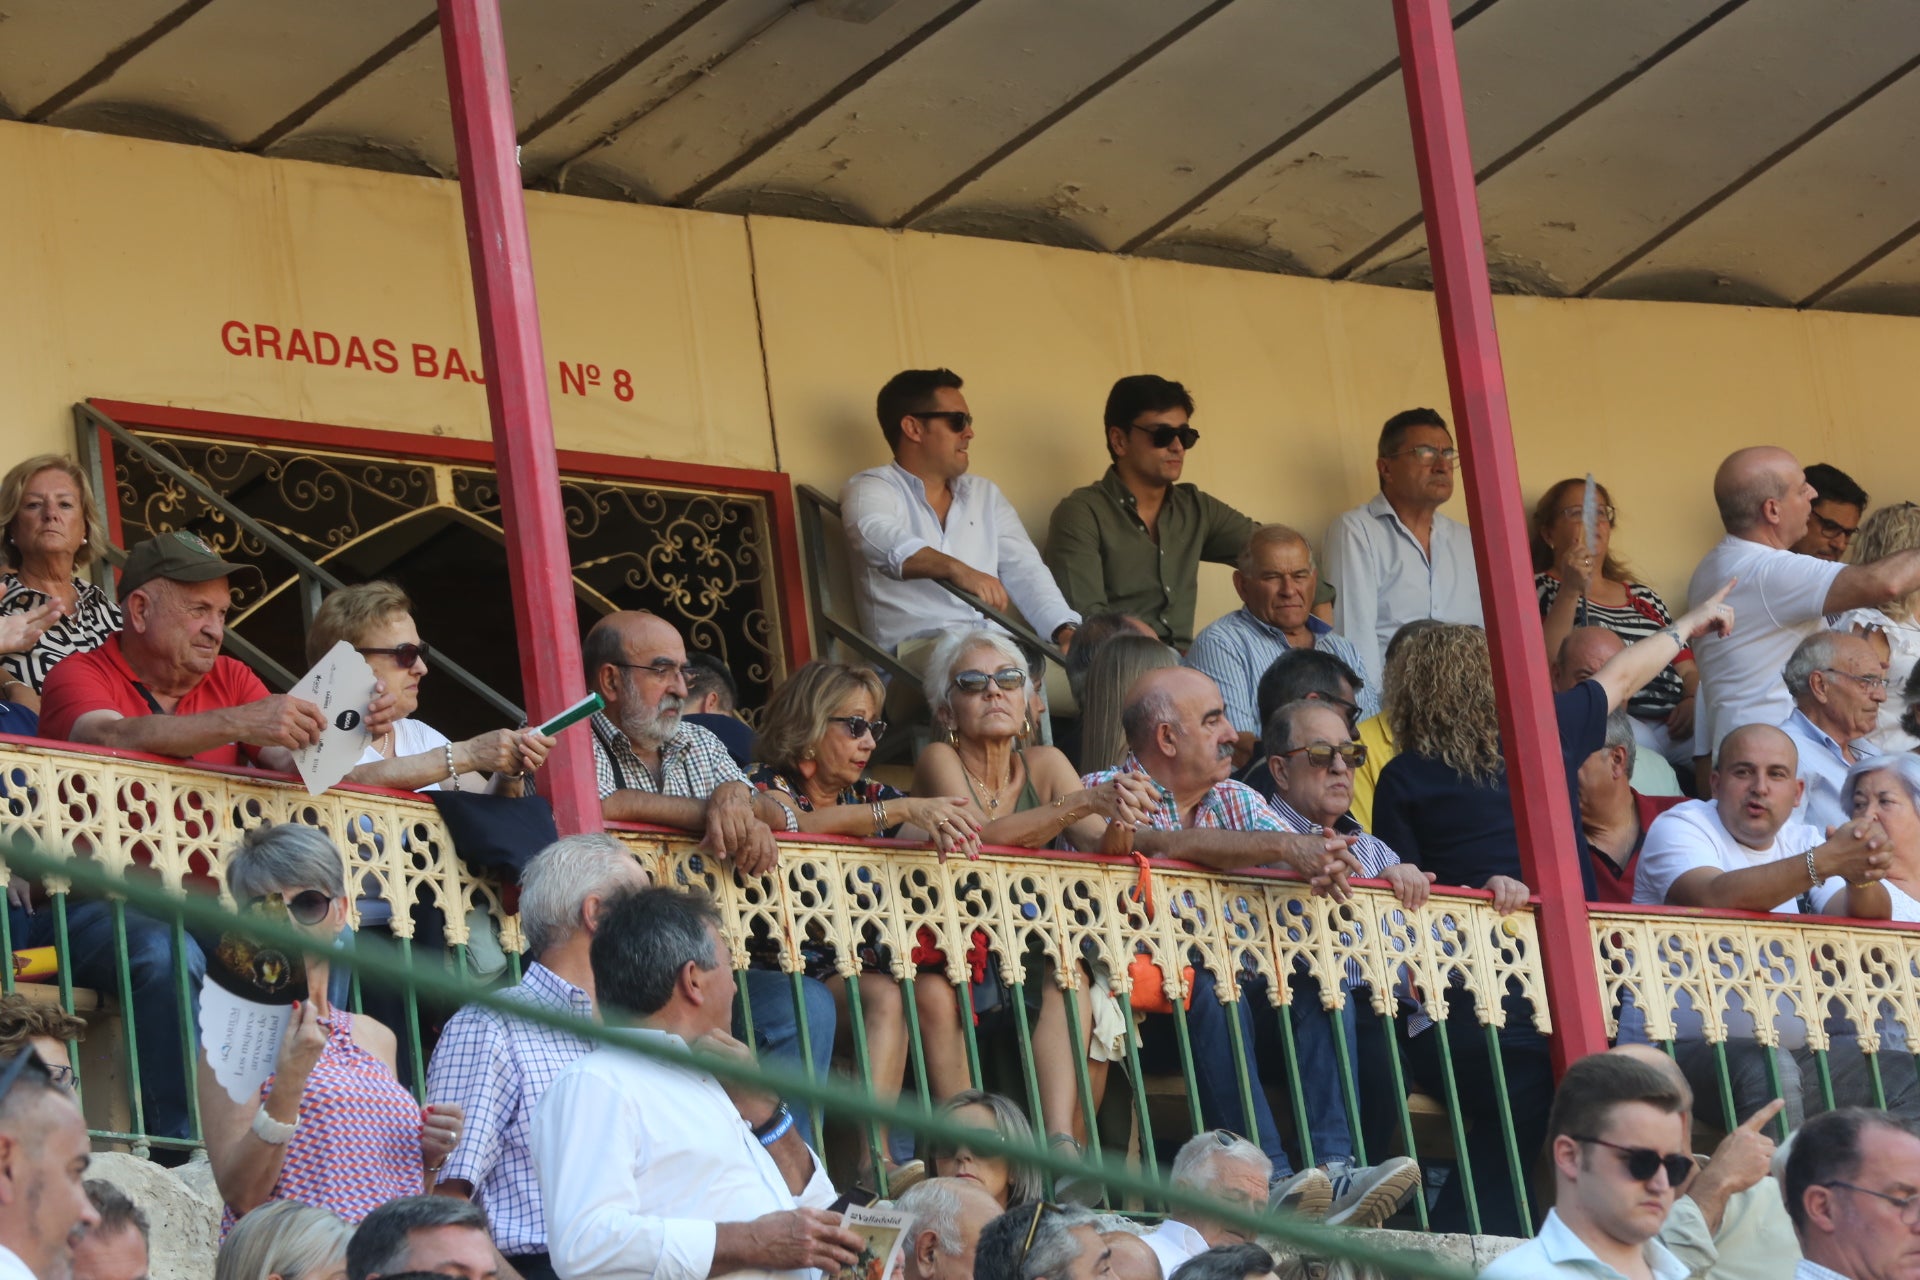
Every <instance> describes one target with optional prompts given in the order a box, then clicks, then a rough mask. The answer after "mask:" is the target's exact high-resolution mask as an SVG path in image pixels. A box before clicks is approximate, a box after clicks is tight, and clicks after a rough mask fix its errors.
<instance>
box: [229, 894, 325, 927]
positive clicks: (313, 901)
mask: <svg viewBox="0 0 1920 1280" xmlns="http://www.w3.org/2000/svg"><path fill="white" fill-rule="evenodd" d="M279 896H280V895H279V894H264V893H263V894H261V895H259V896H258V897H253V898H248V899H247V901H246V904H245V905H246V908H247V910H249V911H251V910H253V909H254V908H255V907H258V906H259V905H260V904H261V903H263V902H270V901H273V900H275V899H278V898H279ZM331 910H333V898H332V896H331V895H329V894H325V893H322V892H321V891H320V890H318V889H302V890H301V891H300V892H298V893H296V894H294V895H293V899H292V900H291V901H289V902H288V903H287V914H288V915H290V916H292V917H293V919H294V922H295V923H296V924H319V923H320V922H321V921H322V920H325V919H326V918H327V912H329V911H331Z"/></svg>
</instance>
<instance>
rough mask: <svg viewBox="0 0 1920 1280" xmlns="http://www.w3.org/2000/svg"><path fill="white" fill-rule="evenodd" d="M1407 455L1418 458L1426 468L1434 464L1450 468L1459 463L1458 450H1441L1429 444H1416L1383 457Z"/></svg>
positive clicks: (1402, 456)
mask: <svg viewBox="0 0 1920 1280" xmlns="http://www.w3.org/2000/svg"><path fill="white" fill-rule="evenodd" d="M1408 455H1412V456H1413V457H1415V458H1418V459H1419V460H1420V464H1421V465H1422V466H1427V467H1430V466H1432V465H1433V464H1434V463H1436V462H1444V463H1446V464H1447V465H1448V466H1452V465H1453V464H1454V463H1456V462H1458V461H1460V451H1459V450H1458V449H1442V448H1440V447H1438V446H1437V445H1431V444H1416V445H1414V446H1413V447H1412V448H1411V449H1402V450H1401V451H1400V452H1398V453H1389V454H1386V455H1384V456H1385V457H1389V458H1404V457H1407V456H1408Z"/></svg>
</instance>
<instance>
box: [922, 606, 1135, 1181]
mask: <svg viewBox="0 0 1920 1280" xmlns="http://www.w3.org/2000/svg"><path fill="white" fill-rule="evenodd" d="M1151 643H1154V644H1158V642H1157V641H1154V642H1151ZM923 687H924V689H925V691H926V695H927V703H928V705H929V706H931V707H932V708H933V716H934V721H935V723H936V725H937V726H938V727H939V728H940V729H941V730H942V731H944V733H945V734H946V738H947V740H946V741H945V742H933V743H930V744H928V746H927V748H926V750H924V751H922V752H921V753H920V759H919V760H918V762H916V764H915V765H914V771H913V789H914V790H915V791H917V792H920V793H922V794H928V795H937V794H964V795H965V796H966V797H967V798H968V799H969V800H971V801H972V802H973V809H974V812H975V813H976V814H977V815H978V816H979V817H980V818H981V819H983V822H984V825H983V826H982V827H981V829H980V840H981V842H982V843H983V844H998V845H1011V846H1013V847H1015V848H1021V849H1042V848H1047V847H1050V846H1053V845H1057V844H1065V845H1067V846H1069V847H1072V848H1077V849H1098V848H1099V847H1100V840H1101V837H1102V836H1104V835H1105V834H1106V830H1107V824H1108V823H1109V822H1113V821H1119V822H1122V823H1125V824H1127V825H1129V826H1131V825H1134V824H1136V823H1138V822H1139V821H1141V818H1142V815H1143V814H1145V813H1146V812H1148V811H1150V810H1151V809H1152V808H1153V806H1154V805H1155V804H1157V803H1158V796H1157V795H1156V793H1155V790H1154V786H1153V783H1152V782H1151V781H1149V780H1148V779H1147V778H1146V777H1145V776H1144V775H1140V774H1124V775H1121V776H1120V777H1119V778H1117V779H1115V780H1114V781H1112V782H1109V783H1106V784H1105V785H1103V786H1099V787H1094V788H1091V789H1089V788H1086V787H1082V786H1081V785H1080V778H1079V775H1078V774H1077V773H1075V771H1074V768H1073V765H1072V764H1071V763H1070V762H1069V761H1068V760H1067V758H1066V756H1065V755H1063V754H1061V753H1060V752H1059V751H1058V750H1056V749H1054V748H1053V747H1048V746H1040V745H1026V746H1023V745H1022V740H1023V739H1025V738H1026V737H1027V736H1028V735H1029V734H1031V733H1032V731H1033V725H1032V723H1031V722H1030V721H1029V720H1028V718H1027V707H1028V693H1029V691H1030V690H1031V688H1032V681H1031V679H1030V678H1029V676H1028V674H1027V663H1026V659H1025V657H1024V656H1023V655H1022V654H1021V652H1020V648H1019V646H1018V645H1016V644H1015V643H1014V642H1013V641H1012V640H1011V639H1010V638H1009V637H1007V636H1005V635H1003V634H1001V633H1000V632H997V631H988V630H985V629H968V630H959V631H950V632H948V633H947V634H946V635H944V636H942V637H941V639H940V641H939V642H938V643H937V644H936V645H935V646H934V649H933V654H932V656H931V657H930V658H929V660H928V662H927V668H926V675H925V678H924V680H923ZM977 950H978V951H979V953H980V954H981V958H982V964H981V966H980V968H981V969H982V973H981V975H980V976H981V977H982V978H984V977H985V973H984V969H985V964H984V953H985V947H984V944H982V945H981V946H980V947H978V948H977ZM1027 992H1028V997H1029V1000H1030V1001H1032V1000H1036V999H1037V1001H1038V1008H1037V1010H1035V1011H1034V1026H1033V1048H1034V1069H1035V1073H1036V1074H1037V1075H1038V1077H1039V1086H1040V1110H1041V1114H1042V1118H1043V1119H1044V1120H1045V1122H1046V1127H1047V1132H1048V1134H1049V1135H1050V1138H1051V1140H1052V1141H1054V1142H1055V1143H1057V1144H1060V1145H1077V1143H1078V1142H1079V1141H1083V1140H1084V1138H1085V1132H1086V1130H1085V1121H1084V1117H1082V1116H1081V1115H1080V1108H1079V1105H1078V1103H1079V1095H1078V1091H1077V1080H1076V1077H1075V1072H1074V1065H1073V1057H1072V1050H1071V1048H1070V1046H1071V1043H1072V1041H1071V1040H1070V1039H1069V1038H1068V1035H1067V1022H1066V1006H1065V1002H1064V1001H1063V1000H1062V999H1061V995H1060V987H1059V984H1058V983H1056V982H1053V981H1050V980H1038V981H1030V982H1029V983H1028V984H1027ZM914 997H915V1003H916V1005H917V1006H918V1009H919V1013H920V1029H921V1034H922V1036H923V1037H924V1040H925V1044H926V1059H927V1072H928V1075H929V1077H930V1079H929V1083H930V1085H931V1086H932V1089H933V1093H934V1096H935V1097H946V1096H948V1095H951V1094H957V1093H958V1092H959V1091H960V1090H963V1089H966V1088H967V1087H968V1085H969V1084H970V1083H971V1081H970V1079H969V1077H968V1074H967V1057H966V1052H965V1045H964V1043H963V1041H962V1033H961V1028H960V1026H959V1022H958V1020H957V1018H956V1016H955V1011H956V1009H957V1008H958V1006H957V1005H956V1003H955V998H954V991H953V986H952V984H951V982H950V981H949V980H948V978H947V976H946V974H945V972H944V970H943V969H942V968H939V967H929V968H923V969H922V971H921V975H920V978H919V980H918V981H917V982H916V983H915V986H914ZM981 1003H982V1002H981V1001H978V1000H976V1002H975V1004H976V1007H977V1006H979V1005H980V1004H981ZM1110 1005H1111V1006H1112V1011H1111V1012H1112V1018H1123V1017H1124V1016H1125V1015H1124V1014H1123V1013H1120V1012H1119V1010H1118V1006H1117V1005H1114V1004H1113V1001H1112V997H1111V996H1110V995H1107V996H1105V997H1104V1003H1101V996H1100V994H1099V993H1098V992H1095V993H1093V994H1092V998H1089V999H1087V1000H1084V1001H1083V1002H1082V1004H1081V1027H1080V1033H1081V1036H1082V1040H1083V1042H1084V1043H1088V1044H1089V1045H1090V1046H1091V1047H1093V1048H1094V1049H1095V1050H1096V1053H1097V1055H1098V1056H1095V1057H1094V1058H1093V1059H1092V1060H1091V1061H1090V1062H1089V1063H1088V1066H1089V1069H1090V1070H1089V1075H1090V1079H1091V1081H1092V1085H1093V1096H1094V1101H1095V1105H1098V1103H1099V1099H1100V1098H1101V1097H1102V1096H1103V1094H1104V1092H1105V1087H1106V1073H1107V1058H1106V1056H1105V1054H1104V1052H1103V1051H1101V1050H1100V1046H1101V1045H1103V1044H1105V1043H1106V1040H1105V1038H1104V1037H1103V1036H1098V1035H1093V1034H1092V1033H1093V1031H1094V1028H1093V1025H1092V1023H1093V1021H1094V1018H1095V1012H1096V1008H1097V1009H1098V1011H1099V1012H1100V1013H1102V1014H1106V1013H1108V1006H1110ZM1111 1020H1112V1019H1111V1018H1108V1017H1102V1018H1100V1019H1099V1021H1100V1022H1101V1024H1102V1026H1103V1027H1104V1026H1105V1025H1106V1024H1107V1023H1108V1022H1109V1021H1111ZM1122 1034H1124V1029H1123V1030H1122ZM1090 1036H1091V1037H1092V1038H1091V1039H1089V1037H1090Z"/></svg>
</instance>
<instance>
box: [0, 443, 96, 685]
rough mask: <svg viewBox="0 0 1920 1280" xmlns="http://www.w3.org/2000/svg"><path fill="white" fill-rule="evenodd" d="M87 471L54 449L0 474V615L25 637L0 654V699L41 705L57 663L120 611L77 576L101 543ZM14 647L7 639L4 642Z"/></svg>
mask: <svg viewBox="0 0 1920 1280" xmlns="http://www.w3.org/2000/svg"><path fill="white" fill-rule="evenodd" d="M106 529H107V526H106V521H105V520H104V519H103V518H102V517H101V515H100V506H99V504H98V503H97V502H95V501H94V498H93V486H92V484H91V483H90V482H89V481H88V480H87V473H86V472H85V471H82V470H81V469H80V465H79V464H78V463H76V462H75V461H74V460H73V459H71V458H68V457H65V456H63V455H61V454H57V453H43V454H39V455H37V456H35V457H31V458H28V459H27V460H26V461H25V462H22V463H20V464H19V465H17V466H15V467H14V468H13V469H12V470H11V471H9V472H7V474H6V478H5V479H0V568H4V569H5V571H6V572H5V574H4V575H0V619H10V620H13V621H12V622H11V625H9V626H8V627H7V628H6V630H7V631H12V630H14V629H16V628H18V629H19V630H20V631H21V632H22V635H21V636H20V637H19V638H18V639H19V640H21V641H22V642H23V643H21V644H20V645H19V647H18V648H17V649H15V651H13V652H6V653H0V699H4V700H5V701H7V702H13V703H18V704H19V705H21V706H24V707H26V708H28V709H29V710H33V711H38V710H39V709H40V686H41V684H42V683H44V682H45V680H46V677H47V672H49V671H51V670H53V666H54V664H55V663H57V662H59V661H60V659H62V658H64V657H66V656H68V655H69V654H74V653H86V652H88V651H89V650H92V649H98V648H99V647H100V646H101V645H102V644H105V643H106V639H107V637H108V636H110V635H112V634H113V633H114V632H116V631H118V630H119V629H120V627H121V617H120V609H119V607H118V606H117V605H115V604H113V603H111V602H110V601H109V600H108V599H107V595H106V592H104V591H102V590H101V589H100V588H99V587H97V586H95V585H94V584H93V583H91V582H87V581H85V580H84V579H82V578H81V577H80V570H81V569H83V568H85V567H86V566H87V564H88V563H89V562H90V561H91V560H92V559H93V557H94V555H95V554H96V553H98V552H99V551H100V549H101V548H103V547H105V546H106V545H107V532H106ZM4 647H5V648H7V649H14V645H13V644H8V645H6V646H4Z"/></svg>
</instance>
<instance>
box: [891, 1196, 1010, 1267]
mask: <svg viewBox="0 0 1920 1280" xmlns="http://www.w3.org/2000/svg"><path fill="white" fill-rule="evenodd" d="M894 1208H896V1209H898V1210H900V1211H901V1212H902V1213H904V1214H906V1215H907V1225H906V1226H905V1227H902V1228H901V1231H900V1263H901V1268H902V1272H903V1274H904V1275H905V1277H906V1280H973V1251H974V1246H976V1245H978V1244H979V1243H980V1232H981V1230H982V1229H983V1228H985V1227H986V1225H987V1224H988V1223H989V1222H992V1221H993V1220H994V1219H995V1218H997V1217H999V1216H1000V1202H999V1201H998V1200H995V1199H994V1198H993V1197H992V1196H991V1195H989V1194H988V1193H987V1189H986V1188H985V1187H983V1186H981V1185H980V1184H979V1183H978V1182H976V1181H974V1180H973V1179H971V1178H928V1179H927V1180H926V1181H925V1182H922V1183H920V1184H918V1185H917V1186H913V1187H910V1188H908V1189H907V1192H906V1194H904V1195H902V1196H901V1197H900V1198H899V1199H898V1200H896V1201H894Z"/></svg>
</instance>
